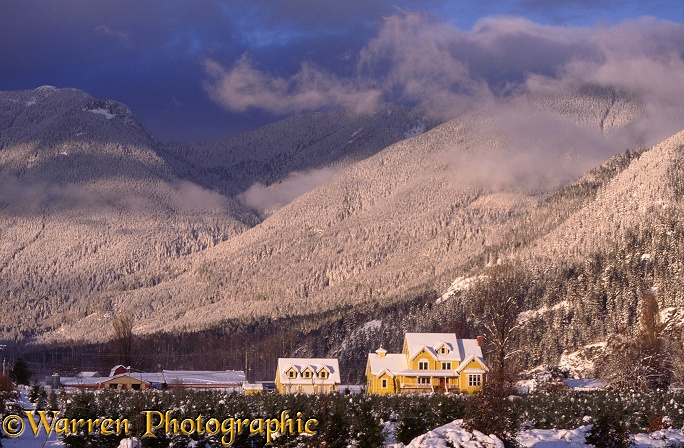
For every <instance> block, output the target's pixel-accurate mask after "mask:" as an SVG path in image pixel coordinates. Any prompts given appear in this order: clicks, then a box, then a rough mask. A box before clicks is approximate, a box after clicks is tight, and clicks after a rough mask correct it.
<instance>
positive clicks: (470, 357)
mask: <svg viewBox="0 0 684 448" xmlns="http://www.w3.org/2000/svg"><path fill="white" fill-rule="evenodd" d="M471 361H477V363H478V364H480V365H481V366H482V368H483V369H484V370H485V371H486V372H489V368H488V367H487V366H486V365H485V363H484V361H483V360H482V357H478V356H475V355H473V354H471V355H468V357H467V358H466V359H464V360H463V361H462V362H461V364H460V365H459V366H458V368H457V369H456V371H457V372H460V371H462V370H463V369H465V368H466V367H467V366H468V364H470V362H471ZM465 372H466V373H467V372H468V370H467V369H466V370H465ZM471 373H473V372H471Z"/></svg>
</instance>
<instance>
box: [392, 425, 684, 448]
mask: <svg viewBox="0 0 684 448" xmlns="http://www.w3.org/2000/svg"><path fill="white" fill-rule="evenodd" d="M462 423H463V422H462V421H461V420H456V421H454V422H452V423H449V424H447V425H444V426H440V427H439V428H437V429H434V430H432V431H430V432H428V433H426V434H423V435H422V436H419V437H416V438H415V439H413V440H412V441H411V443H409V444H408V445H403V444H401V443H395V444H391V445H387V446H388V447H391V448H447V447H463V448H503V446H504V445H503V443H502V442H501V440H499V439H498V438H497V437H496V436H487V435H485V434H482V433H480V432H478V431H473V432H472V433H471V432H469V431H468V430H466V429H465V428H463V426H462ZM590 429H591V425H586V426H582V427H580V428H577V429H571V430H568V429H529V430H525V431H521V432H520V433H519V434H518V437H517V438H516V440H517V441H518V443H520V444H521V445H522V446H525V447H529V448H580V447H587V446H592V445H587V444H586V442H585V437H586V435H587V433H588V432H589V430H590ZM632 440H633V442H634V444H635V447H636V448H647V447H667V446H671V445H673V444H684V432H683V431H682V430H679V429H665V430H662V431H656V432H654V433H651V434H637V435H635V436H633V438H632Z"/></svg>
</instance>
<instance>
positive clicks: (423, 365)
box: [418, 359, 430, 370]
mask: <svg viewBox="0 0 684 448" xmlns="http://www.w3.org/2000/svg"><path fill="white" fill-rule="evenodd" d="M429 368H430V363H429V362H428V360H427V359H421V360H420V361H418V370H428V369H429Z"/></svg>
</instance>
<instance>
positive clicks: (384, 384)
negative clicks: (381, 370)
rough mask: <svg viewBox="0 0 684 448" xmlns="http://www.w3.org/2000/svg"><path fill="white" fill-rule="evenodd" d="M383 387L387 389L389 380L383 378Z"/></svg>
mask: <svg viewBox="0 0 684 448" xmlns="http://www.w3.org/2000/svg"><path fill="white" fill-rule="evenodd" d="M381 384H382V385H381V386H380V387H382V388H383V389H387V378H383V379H382V382H381Z"/></svg>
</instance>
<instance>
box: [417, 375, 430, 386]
mask: <svg viewBox="0 0 684 448" xmlns="http://www.w3.org/2000/svg"><path fill="white" fill-rule="evenodd" d="M418 384H430V377H429V376H419V377H418Z"/></svg>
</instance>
